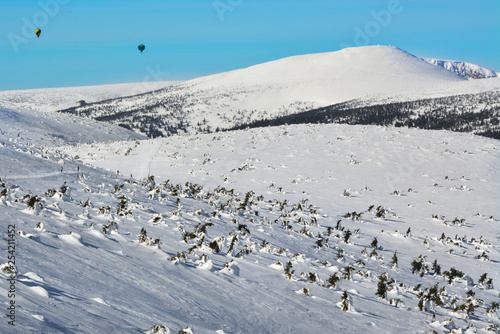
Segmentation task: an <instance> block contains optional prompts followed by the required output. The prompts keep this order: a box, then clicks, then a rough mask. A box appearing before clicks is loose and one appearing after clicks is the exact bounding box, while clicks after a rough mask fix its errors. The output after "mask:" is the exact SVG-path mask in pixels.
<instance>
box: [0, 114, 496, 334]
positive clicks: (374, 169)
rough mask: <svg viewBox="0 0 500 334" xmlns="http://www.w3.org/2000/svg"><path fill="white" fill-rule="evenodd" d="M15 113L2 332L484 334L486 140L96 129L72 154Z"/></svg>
mask: <svg viewBox="0 0 500 334" xmlns="http://www.w3.org/2000/svg"><path fill="white" fill-rule="evenodd" d="M30 113H34V112H33V111H30V110H20V111H13V110H5V109H4V110H2V115H3V118H2V122H1V123H0V124H1V125H0V128H1V131H0V178H1V180H0V220H1V221H2V222H3V226H4V231H3V232H2V240H1V241H0V242H1V244H2V247H1V249H2V252H3V255H2V258H3V260H1V261H0V265H1V266H0V267H1V271H0V275H1V276H2V279H1V281H0V294H1V295H2V296H4V297H3V298H2V299H0V303H1V304H2V307H3V308H4V310H6V309H7V307H8V305H10V304H9V303H10V302H11V301H12V300H13V301H14V302H15V305H16V310H15V311H16V313H15V315H16V318H15V319H16V320H15V321H16V327H15V328H13V327H12V326H10V325H9V324H8V322H7V321H8V319H7V318H6V317H4V319H3V321H1V322H0V332H2V333H16V332H17V333H145V332H146V331H148V330H149V329H150V328H152V327H153V326H154V325H158V326H159V325H162V326H164V328H165V332H167V333H168V332H170V333H177V332H179V331H180V330H181V329H184V330H186V331H188V332H189V331H192V332H193V333H195V334H200V333H217V334H221V333H331V332H338V333H429V332H432V331H433V330H435V331H436V332H438V333H447V332H450V330H455V331H456V332H462V333H464V332H465V333H474V330H476V329H477V332H478V333H494V332H495V329H494V326H495V324H498V322H499V319H498V315H499V312H498V311H494V310H493V311H492V312H490V313H489V314H488V313H487V309H488V308H491V306H492V305H494V304H493V303H494V302H495V301H497V300H498V293H499V290H498V287H499V286H500V276H499V270H498V268H499V266H498V263H499V261H500V253H499V246H500V241H499V234H498V226H499V223H500V222H499V217H500V210H499V207H498V204H497V202H496V199H497V198H498V195H499V193H498V191H499V189H500V187H499V180H500V178H499V176H500V175H499V169H498V164H499V159H500V154H499V146H498V141H496V140H491V139H487V138H481V137H475V136H473V135H469V134H457V133H450V132H444V131H423V130H412V129H395V128H384V127H364V126H347V125H321V126H307V125H300V126H290V127H276V128H264V129H255V130H247V131H236V132H227V133H221V134H207V135H199V136H196V135H189V136H188V135H184V136H174V137H170V138H162V139H156V140H138V141H136V140H131V139H129V138H130V133H126V132H123V133H118V131H117V130H116V132H114V133H112V134H108V133H109V132H110V129H111V128H108V127H107V126H104V125H103V128H102V129H101V130H103V131H102V133H101V135H98V133H99V132H100V131H99V129H98V127H97V126H95V127H94V130H92V131H94V132H93V133H91V134H89V135H92V136H101V139H100V140H103V141H104V140H109V139H115V140H116V139H117V140H119V141H114V142H111V141H107V142H102V143H99V142H96V143H91V144H90V143H89V144H77V143H78V142H80V141H81V139H82V138H81V136H80V135H79V134H80V133H83V132H84V131H90V130H88V128H87V129H85V130H84V129H82V128H81V126H82V125H81V124H79V122H77V121H75V119H74V118H72V117H68V118H65V117H59V116H58V115H54V114H51V113H34V114H33V117H37V122H36V124H38V126H33V125H32V124H30V123H29V122H30V117H29V116H30V115H31V114H30ZM52 117H56V118H54V119H52ZM23 124H25V125H23ZM84 126H86V125H84ZM48 133H53V134H55V135H53V136H46V134H48ZM61 133H65V134H66V135H65V136H64V137H62V136H58V135H57V134H61ZM74 134H75V135H74ZM138 139H139V138H138ZM65 142H67V143H68V144H64V143H65ZM61 167H63V169H61ZM130 174H132V175H130ZM149 176H154V179H153V178H148V177H149ZM146 178H148V179H146ZM30 204H31V205H32V208H31V207H30ZM10 225H15V233H12V234H11V235H10V236H9V233H8V226H10ZM143 229H144V230H143ZM11 230H14V228H11ZM375 238H376V240H375ZM8 239H13V240H14V241H15V245H16V248H15V253H14V255H15V258H16V269H17V281H16V282H15V284H14V290H15V297H8V298H6V297H5V296H7V295H8V291H9V289H12V287H11V285H10V283H9V281H8V280H7V278H9V277H10V275H13V274H12V273H10V272H9V270H10V268H9V267H8V260H7V257H8V255H9V253H8V252H7V244H8ZM156 239H159V240H158V241H157V242H156V244H155V241H156ZM375 241H376V242H375ZM394 254H396V256H397V259H398V262H397V265H396V266H392V264H391V263H392V261H393V258H394ZM420 255H422V261H421V262H419V261H418V258H419V256H420ZM434 260H436V261H437V262H436V264H438V265H439V266H440V273H438V272H436V271H437V267H434V268H433V266H432V264H433V262H434ZM412 262H417V264H418V263H420V264H421V268H419V269H418V270H417V272H415V273H413V272H412ZM288 263H289V266H288V271H287V272H288V275H285V270H286V268H287V264H288ZM290 266H291V267H290ZM426 266H427V269H426ZM452 268H454V269H456V270H458V271H462V272H463V274H464V276H462V277H461V278H460V277H455V278H454V277H453V275H451V273H455V274H456V273H457V272H456V271H454V270H452ZM384 273H386V274H384ZM483 274H486V277H487V279H485V280H484V282H483V283H482V284H480V283H479V280H480V277H481V276H482V275H483ZM384 275H386V276H387V279H384V277H386V276H384ZM450 275H451V276H450ZM458 276H461V275H458ZM335 277H338V278H339V281H337V282H334V278H335ZM392 279H393V280H394V281H392ZM489 279H491V281H490V282H489V283H488V281H489ZM384 282H386V283H384ZM490 283H491V284H490ZM333 284H334V285H335V287H334V286H333ZM381 284H382V285H383V284H386V285H387V286H388V288H387V290H388V291H387V293H386V295H385V296H384V298H382V297H378V296H377V295H376V294H375V293H376V292H377V289H378V287H379V286H380V285H381ZM436 284H438V289H437V290H436V291H435V292H436V295H434V294H433V293H434V292H433V291H434V290H432V289H431V288H432V287H433V286H435V285H436ZM441 288H444V290H441ZM438 291H439V293H438ZM468 291H472V292H468ZM344 292H346V293H347V295H348V297H349V299H350V302H349V303H348V304H349V305H348V309H349V310H348V311H342V304H341V300H342V295H343V294H344ZM419 300H422V305H421V307H422V310H419ZM481 300H482V301H481ZM441 303H442V304H441ZM438 304H441V305H438ZM462 305H465V306H467V307H469V309H468V310H469V314H468V313H467V312H466V310H460V309H459V308H460V306H462ZM455 308H456V311H454V309H455ZM471 308H472V309H473V311H471ZM426 309H427V311H426ZM471 312H472V313H473V314H472V313H471ZM433 314H435V317H433ZM471 326H474V327H471ZM487 328H489V329H490V331H486V329H487ZM497 329H498V327H497ZM150 332H151V333H152V332H153V331H150Z"/></svg>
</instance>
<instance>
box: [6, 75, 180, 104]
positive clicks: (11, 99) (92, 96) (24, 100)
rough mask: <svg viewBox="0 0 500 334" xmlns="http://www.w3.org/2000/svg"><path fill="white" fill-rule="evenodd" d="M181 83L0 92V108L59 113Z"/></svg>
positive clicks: (145, 83)
mask: <svg viewBox="0 0 500 334" xmlns="http://www.w3.org/2000/svg"><path fill="white" fill-rule="evenodd" d="M175 83H178V81H153V82H135V83H126V84H115V85H99V86H83V87H62V88H41V89H26V90H6V91H0V106H4V107H19V108H33V109H36V110H42V111H56V110H61V109H66V108H71V107H75V106H77V105H78V102H79V101H85V103H92V102H98V101H103V100H109V99H115V98H117V97H123V96H129V95H135V94H140V93H145V92H150V91H153V90H157V89H160V88H165V87H168V86H170V85H173V84H175Z"/></svg>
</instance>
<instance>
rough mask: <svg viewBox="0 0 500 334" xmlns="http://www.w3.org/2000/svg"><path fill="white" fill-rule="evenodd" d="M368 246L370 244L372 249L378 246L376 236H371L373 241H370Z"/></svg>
mask: <svg viewBox="0 0 500 334" xmlns="http://www.w3.org/2000/svg"><path fill="white" fill-rule="evenodd" d="M370 246H371V247H372V248H373V249H377V248H378V240H377V237H375V238H373V241H372V243H371V244H370Z"/></svg>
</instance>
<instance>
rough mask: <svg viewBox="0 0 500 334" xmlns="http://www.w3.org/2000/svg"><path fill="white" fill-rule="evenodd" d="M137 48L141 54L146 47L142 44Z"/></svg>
mask: <svg viewBox="0 0 500 334" xmlns="http://www.w3.org/2000/svg"><path fill="white" fill-rule="evenodd" d="M137 48H138V49H139V51H141V53H142V51H144V49H145V48H146V47H145V46H144V44H139V46H138V47H137Z"/></svg>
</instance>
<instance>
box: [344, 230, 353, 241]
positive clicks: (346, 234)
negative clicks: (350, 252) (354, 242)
mask: <svg viewBox="0 0 500 334" xmlns="http://www.w3.org/2000/svg"><path fill="white" fill-rule="evenodd" d="M351 235H352V232H351V231H350V230H347V231H345V232H344V243H346V244H347V243H349V238H350V237H351Z"/></svg>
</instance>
